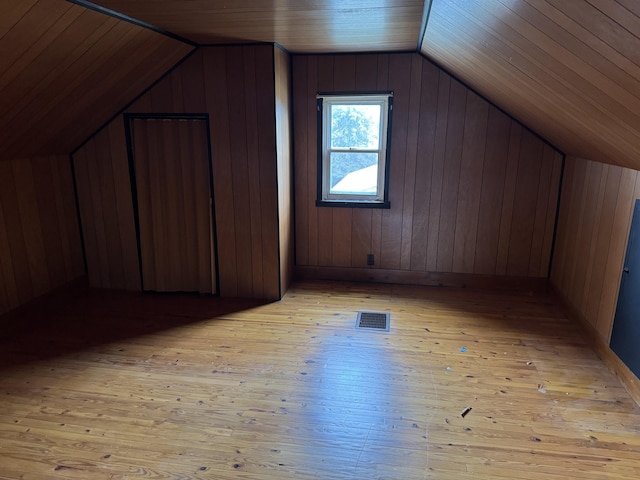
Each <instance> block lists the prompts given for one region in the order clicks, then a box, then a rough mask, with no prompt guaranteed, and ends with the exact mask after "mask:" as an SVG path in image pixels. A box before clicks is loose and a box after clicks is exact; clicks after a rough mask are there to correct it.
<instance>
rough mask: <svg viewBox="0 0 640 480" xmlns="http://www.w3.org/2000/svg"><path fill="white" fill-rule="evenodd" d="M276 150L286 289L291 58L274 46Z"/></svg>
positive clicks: (290, 255) (289, 273)
mask: <svg viewBox="0 0 640 480" xmlns="http://www.w3.org/2000/svg"><path fill="white" fill-rule="evenodd" d="M274 68H275V72H274V74H275V78H274V79H275V109H276V111H275V115H276V119H275V122H276V153H277V159H276V161H277V174H278V241H279V243H280V245H279V262H280V292H279V295H280V296H282V295H283V294H284V292H286V291H287V289H288V288H289V285H290V284H291V280H292V277H293V263H294V238H293V235H294V232H293V228H294V225H293V220H294V219H293V203H292V202H293V192H292V188H293V178H292V170H293V158H292V156H291V151H292V148H291V142H292V140H293V137H292V132H291V127H292V123H291V115H292V110H291V107H292V106H291V95H292V92H291V58H290V56H289V54H288V53H286V52H284V51H283V50H281V49H280V48H278V47H274Z"/></svg>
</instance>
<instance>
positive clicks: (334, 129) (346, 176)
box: [316, 93, 393, 208]
mask: <svg viewBox="0 0 640 480" xmlns="http://www.w3.org/2000/svg"><path fill="white" fill-rule="evenodd" d="M392 100H393V94H392V93H376V94H350V95H331V94H319V95H318V196H317V201H316V205H318V206H347V207H359V206H360V207H373V208H389V206H390V205H389V195H388V192H389V188H388V182H387V179H388V172H389V168H388V166H389V165H388V163H389V162H388V158H389V153H388V152H389V137H390V135H389V133H390V124H391V115H390V112H391V109H392V103H393V102H392Z"/></svg>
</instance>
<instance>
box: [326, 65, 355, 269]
mask: <svg viewBox="0 0 640 480" xmlns="http://www.w3.org/2000/svg"><path fill="white" fill-rule="evenodd" d="M355 87H356V62H355V56H354V55H340V56H337V57H335V59H334V64H333V90H334V91H337V92H353V91H354V90H355ZM331 214H332V219H331V220H332V224H331V230H332V231H333V232H336V233H337V232H340V234H339V235H336V234H334V235H332V237H331V239H330V241H331V243H332V245H331V263H330V264H331V265H336V266H339V267H349V266H351V246H352V237H351V230H352V229H351V225H352V222H353V209H352V208H338V209H333V211H332V212H331ZM321 228H322V227H321Z"/></svg>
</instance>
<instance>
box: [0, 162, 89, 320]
mask: <svg viewBox="0 0 640 480" xmlns="http://www.w3.org/2000/svg"><path fill="white" fill-rule="evenodd" d="M82 275H84V262H83V260H82V246H81V241H80V228H79V225H78V219H77V216H76V209H75V201H74V193H73V185H72V180H71V164H70V162H69V157H68V156H66V155H61V156H48V157H33V158H21V159H16V160H11V161H6V162H0V313H4V312H7V311H9V310H12V309H14V308H16V307H18V306H20V305H22V304H24V303H26V302H28V301H30V300H33V299H34V298H37V297H39V296H41V295H43V294H45V293H47V292H50V291H52V290H54V289H56V288H58V287H61V286H63V285H65V284H67V283H69V282H71V281H72V280H75V279H77V278H79V277H81V276H82Z"/></svg>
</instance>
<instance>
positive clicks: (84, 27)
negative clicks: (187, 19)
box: [0, 0, 193, 160]
mask: <svg viewBox="0 0 640 480" xmlns="http://www.w3.org/2000/svg"><path fill="white" fill-rule="evenodd" d="M2 8H3V9H4V10H7V12H6V15H2V22H1V26H0V110H1V111H2V115H1V116H0V160H8V159H13V158H18V157H32V156H35V155H49V154H52V153H53V154H68V153H69V152H71V151H72V150H73V149H74V148H75V147H77V146H78V145H79V144H80V143H82V142H83V141H84V140H86V138H87V137H88V136H89V135H91V134H92V133H93V132H94V131H95V130H97V129H98V128H99V127H100V126H101V125H102V124H103V123H104V122H106V121H107V120H108V119H109V117H111V116H112V115H114V114H115V113H117V112H118V110H120V109H122V108H123V107H124V106H125V105H126V104H127V103H128V102H130V101H131V100H132V99H133V98H135V96H136V95H138V94H139V93H140V92H141V91H142V90H143V89H144V88H146V87H147V86H149V85H150V84H151V83H153V82H154V81H155V80H156V79H157V78H158V77H159V76H160V75H162V74H163V73H165V72H166V71H167V70H168V69H169V68H170V67H171V66H173V65H174V64H175V63H176V62H178V61H179V60H180V59H181V58H183V57H184V56H185V55H186V54H187V53H189V51H191V50H192V48H193V47H191V46H189V45H186V44H184V43H181V42H178V41H176V40H173V39H171V38H168V37H165V36H163V35H160V34H158V33H156V32H153V31H151V30H148V29H144V28H142V27H139V26H136V25H132V24H130V23H126V22H123V21H120V20H116V19H115V18H112V17H109V16H107V15H103V14H100V13H97V12H94V11H90V10H87V9H86V8H83V7H80V6H77V5H74V4H71V3H70V2H65V1H63V0H39V1H30V2H23V1H22V0H6V1H5V2H3V5H2Z"/></svg>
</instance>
